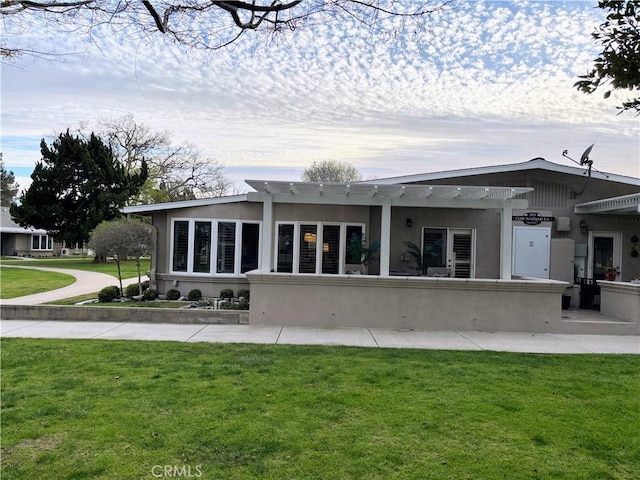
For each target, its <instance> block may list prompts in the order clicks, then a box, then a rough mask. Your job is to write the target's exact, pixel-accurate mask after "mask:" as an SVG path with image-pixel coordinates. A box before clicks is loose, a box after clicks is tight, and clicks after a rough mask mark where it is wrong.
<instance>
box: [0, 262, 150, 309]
mask: <svg viewBox="0 0 640 480" xmlns="http://www.w3.org/2000/svg"><path fill="white" fill-rule="evenodd" d="M3 268H26V269H30V270H44V271H47V272H56V273H64V274H66V275H72V276H74V277H75V278H76V281H75V282H74V283H72V284H71V285H68V286H66V287H63V288H58V289H56V290H49V291H48V292H42V293H36V294H34V295H27V296H24V297H16V298H8V299H6V300H2V301H1V302H2V304H3V305H39V304H41V303H47V302H53V301H56V300H64V299H65V298H71V297H77V296H79V295H86V294H88V293H97V292H99V291H100V290H102V289H103V288H104V287H108V286H109V285H119V283H118V279H117V278H116V277H114V276H113V275H107V274H106V273H96V272H87V271H84V270H72V269H69V268H51V267H27V266H23V265H3ZM146 278H147V277H146V276H145V277H143V280H146ZM137 281H138V279H137V278H128V279H126V280H123V281H122V285H123V287H126V286H127V285H129V284H130V283H136V282H137Z"/></svg>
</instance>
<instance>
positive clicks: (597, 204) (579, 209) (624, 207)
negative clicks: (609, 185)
mask: <svg viewBox="0 0 640 480" xmlns="http://www.w3.org/2000/svg"><path fill="white" fill-rule="evenodd" d="M574 212H575V213H578V214H587V213H632V214H633V213H636V214H640V193H632V194H630V195H622V196H619V197H610V198H603V199H601V200H595V201H593V202H586V203H580V204H578V205H576V206H575V207H574Z"/></svg>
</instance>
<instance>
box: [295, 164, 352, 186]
mask: <svg viewBox="0 0 640 480" xmlns="http://www.w3.org/2000/svg"><path fill="white" fill-rule="evenodd" d="M301 178H302V180H303V181H305V182H320V183H322V182H324V183H349V182H357V181H359V180H362V175H360V172H358V170H357V169H356V167H354V166H353V165H352V164H350V163H348V162H339V161H337V160H323V161H321V162H313V163H312V164H311V166H310V167H307V168H305V169H304V172H302V177H301Z"/></svg>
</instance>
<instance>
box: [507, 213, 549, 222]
mask: <svg viewBox="0 0 640 480" xmlns="http://www.w3.org/2000/svg"><path fill="white" fill-rule="evenodd" d="M555 219H556V217H545V216H543V215H540V214H539V213H538V212H527V213H525V214H524V215H513V216H512V217H511V220H513V221H514V222H522V223H524V224H525V225H540V224H541V223H542V222H553V221H554V220H555Z"/></svg>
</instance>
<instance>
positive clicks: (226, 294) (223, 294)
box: [220, 288, 233, 298]
mask: <svg viewBox="0 0 640 480" xmlns="http://www.w3.org/2000/svg"><path fill="white" fill-rule="evenodd" d="M220 298H233V290H231V289H230V288H223V289H222V290H220Z"/></svg>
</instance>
